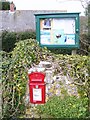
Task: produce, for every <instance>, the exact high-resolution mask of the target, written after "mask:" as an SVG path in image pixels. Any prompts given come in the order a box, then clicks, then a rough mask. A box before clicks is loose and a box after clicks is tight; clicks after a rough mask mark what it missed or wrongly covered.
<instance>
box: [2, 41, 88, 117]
mask: <svg viewBox="0 0 90 120" xmlns="http://www.w3.org/2000/svg"><path fill="white" fill-rule="evenodd" d="M15 45H16V47H15V48H14V50H13V51H12V52H10V53H6V52H0V54H1V55H2V85H3V86H2V88H3V116H4V117H13V116H19V115H20V114H24V112H25V103H24V97H25V92H26V84H27V81H28V75H27V74H28V69H29V68H30V67H31V66H32V65H33V64H38V63H39V62H40V60H47V58H48V57H49V56H51V57H52V58H53V61H54V62H55V63H58V66H60V68H61V70H62V71H61V72H62V73H63V75H64V74H65V75H67V74H68V75H69V76H70V77H71V78H72V79H73V80H74V81H75V82H77V83H80V84H82V85H81V88H82V90H81V88H80V87H79V88H80V90H81V91H80V90H79V93H80V94H83V95H81V97H82V98H83V97H85V100H86V97H87V96H89V94H90V57H89V56H79V55H76V56H69V55H59V54H58V55H54V56H52V55H53V54H52V53H50V52H49V51H48V50H47V49H46V48H41V47H39V45H38V43H37V41H36V40H34V39H27V40H24V41H19V42H17V43H16V44H15ZM59 72H60V70H59ZM88 98H89V97H88ZM68 99H69V98H68ZM72 99H73V98H72ZM75 99H76V98H75ZM76 100H77V101H78V102H79V103H80V101H79V99H76ZM67 101H68V100H67ZM61 102H62V101H61ZM55 104H56V103H55ZM63 104H65V103H63ZM72 104H73V103H72ZM75 104H76V106H78V105H77V104H78V103H76V101H75ZM65 107H66V106H64V108H65ZM84 107H85V106H84ZM81 108H82V112H84V110H85V114H84V115H86V107H85V109H83V107H82V106H81ZM81 108H80V110H81ZM75 110H76V111H77V107H76V108H75ZM65 112H67V111H65ZM79 113H81V112H80V111H79ZM65 114H66V113H65ZM65 114H64V115H65ZM69 115H71V113H69V114H68V116H69ZM74 115H76V113H75V114H73V116H74ZM54 116H55V115H54ZM73 116H71V117H73ZM77 117H83V115H82V114H78V113H77Z"/></svg>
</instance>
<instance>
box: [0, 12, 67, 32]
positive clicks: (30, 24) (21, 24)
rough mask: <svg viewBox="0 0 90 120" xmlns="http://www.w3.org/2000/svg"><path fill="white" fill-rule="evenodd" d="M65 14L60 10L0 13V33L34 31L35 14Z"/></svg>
mask: <svg viewBox="0 0 90 120" xmlns="http://www.w3.org/2000/svg"><path fill="white" fill-rule="evenodd" d="M52 12H66V11H61V10H16V11H15V12H10V11H0V16H2V17H0V31H1V30H7V31H15V32H18V31H26V30H33V31H35V16H34V14H35V13H52Z"/></svg>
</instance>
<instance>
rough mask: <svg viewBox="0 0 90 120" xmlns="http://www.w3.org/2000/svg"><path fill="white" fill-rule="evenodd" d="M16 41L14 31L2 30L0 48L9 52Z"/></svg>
mask: <svg viewBox="0 0 90 120" xmlns="http://www.w3.org/2000/svg"><path fill="white" fill-rule="evenodd" d="M15 43H16V33H15V32H12V33H11V32H7V31H4V32H3V33H2V50H3V51H6V52H9V51H12V50H13V48H14V47H15Z"/></svg>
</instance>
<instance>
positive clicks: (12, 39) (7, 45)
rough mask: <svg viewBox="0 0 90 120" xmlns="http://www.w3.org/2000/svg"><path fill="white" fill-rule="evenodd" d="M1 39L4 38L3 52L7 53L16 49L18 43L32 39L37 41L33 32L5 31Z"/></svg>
mask: <svg viewBox="0 0 90 120" xmlns="http://www.w3.org/2000/svg"><path fill="white" fill-rule="evenodd" d="M1 37H2V50H3V51H6V52H11V51H12V50H13V49H14V47H15V43H16V42H19V41H20V40H25V39H30V38H32V39H35V38H36V33H35V32H33V31H25V32H8V31H3V32H2V36H1Z"/></svg>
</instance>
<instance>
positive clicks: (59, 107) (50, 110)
mask: <svg viewBox="0 0 90 120" xmlns="http://www.w3.org/2000/svg"><path fill="white" fill-rule="evenodd" d="M87 103H88V99H87V98H82V99H81V98H77V97H74V96H68V97H65V98H63V99H62V98H60V97H57V96H55V97H53V98H51V99H49V101H48V102H47V103H46V104H45V105H39V106H37V108H38V111H39V113H40V114H48V115H51V116H53V117H54V118H85V117H86V114H87Z"/></svg>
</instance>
